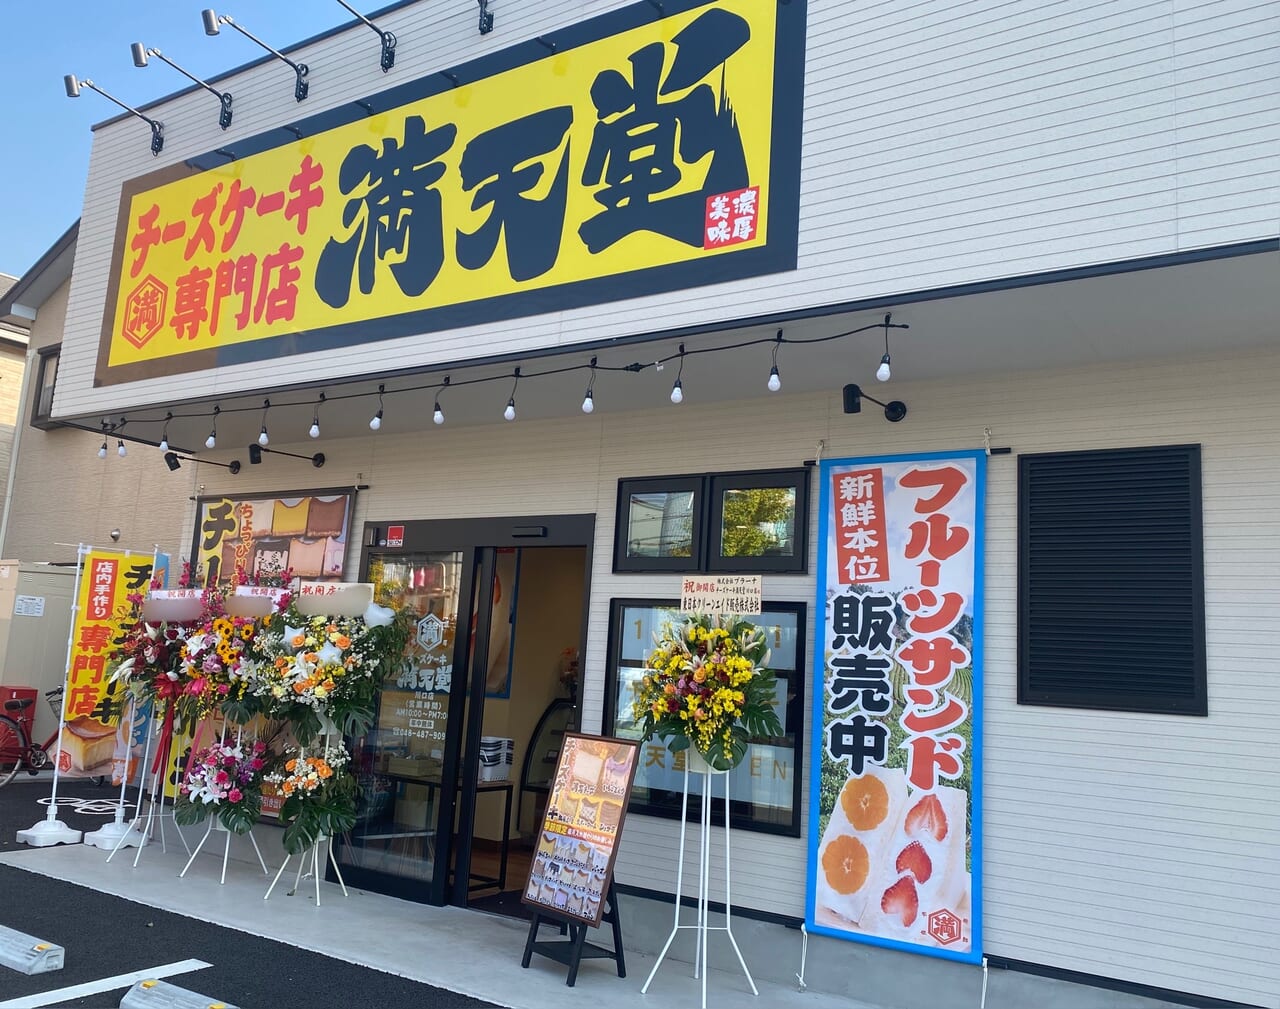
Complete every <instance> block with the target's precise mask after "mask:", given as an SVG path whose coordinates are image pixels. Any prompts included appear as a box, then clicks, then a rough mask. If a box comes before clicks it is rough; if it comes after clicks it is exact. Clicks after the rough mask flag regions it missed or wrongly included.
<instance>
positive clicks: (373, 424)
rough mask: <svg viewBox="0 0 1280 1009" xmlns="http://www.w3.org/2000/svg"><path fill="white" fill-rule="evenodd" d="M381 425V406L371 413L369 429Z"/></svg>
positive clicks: (374, 428) (371, 429)
mask: <svg viewBox="0 0 1280 1009" xmlns="http://www.w3.org/2000/svg"><path fill="white" fill-rule="evenodd" d="M380 427H382V408H381V407H379V408H378V412H377V413H375V414H374V415H373V417H372V418H371V419H370V421H369V430H370V431H376V430H378V428H380Z"/></svg>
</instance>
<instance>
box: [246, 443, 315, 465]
mask: <svg viewBox="0 0 1280 1009" xmlns="http://www.w3.org/2000/svg"><path fill="white" fill-rule="evenodd" d="M263 452H270V453H271V454H272V455H287V456H288V457H289V458H290V459H306V460H308V461H309V462H310V463H311V465H312V466H314V467H315V468H316V469H319V468H320V467H321V466H323V465H324V453H323V452H317V453H316V454H315V455H298V454H297V453H296V452H281V451H280V450H279V449H278V448H266V447H265V446H263V445H250V446H249V465H250V466H257V465H258V464H259V463H261V462H262V453H263ZM237 465H238V464H237Z"/></svg>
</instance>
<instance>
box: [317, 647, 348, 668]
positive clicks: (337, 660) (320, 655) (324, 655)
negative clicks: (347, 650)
mask: <svg viewBox="0 0 1280 1009" xmlns="http://www.w3.org/2000/svg"><path fill="white" fill-rule="evenodd" d="M316 664H317V665H321V666H337V665H341V664H342V649H341V648H339V647H338V646H337V645H335V644H334V643H333V642H332V641H326V642H325V643H324V647H323V648H321V649H320V651H318V652H316Z"/></svg>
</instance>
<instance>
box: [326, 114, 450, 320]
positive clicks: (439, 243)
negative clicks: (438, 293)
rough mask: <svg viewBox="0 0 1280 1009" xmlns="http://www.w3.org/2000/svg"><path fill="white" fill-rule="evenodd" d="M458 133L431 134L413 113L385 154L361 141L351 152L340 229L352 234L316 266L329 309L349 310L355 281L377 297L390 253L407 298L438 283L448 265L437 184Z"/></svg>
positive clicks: (342, 184)
mask: <svg viewBox="0 0 1280 1009" xmlns="http://www.w3.org/2000/svg"><path fill="white" fill-rule="evenodd" d="M457 135H458V127H457V126H455V125H454V124H452V123H446V124H445V125H443V126H438V127H436V128H435V129H433V130H430V131H428V130H427V124H426V121H425V120H424V119H423V118H422V117H421V116H409V117H408V118H407V119H405V121H404V140H403V141H397V140H396V139H395V138H393V137H386V138H384V139H383V141H382V149H381V150H380V151H379V150H375V149H374V148H372V147H370V146H368V145H367V144H360V145H359V146H356V147H353V148H352V149H351V150H350V151H349V152H348V153H347V156H346V158H344V159H343V162H342V168H341V170H340V171H339V173H338V188H339V189H340V190H341V191H342V193H343V194H344V195H346V196H349V197H350V199H349V200H348V201H347V205H346V207H345V209H344V210H343V212H342V224H343V227H345V228H349V229H351V234H350V236H349V237H348V238H346V239H345V240H340V239H338V238H331V239H329V241H328V242H327V243H326V244H325V247H324V250H323V251H322V252H321V253H320V261H319V263H318V264H317V266H316V293H317V294H318V295H320V297H321V298H322V299H323V300H324V302H325V303H326V304H328V305H331V306H332V307H334V308H341V307H342V306H343V305H345V304H346V303H347V302H348V301H349V300H350V298H351V283H352V280H353V279H354V280H355V281H356V282H357V283H358V284H359V285H360V292H361V293H362V294H371V293H373V287H374V266H375V265H376V263H378V262H381V261H382V260H384V259H386V258H387V256H388V255H389V254H391V253H395V254H396V256H397V261H396V262H393V263H392V264H391V275H392V277H393V278H394V279H395V282H396V284H397V285H398V286H399V288H400V290H401V291H403V292H404V293H405V294H407V295H410V296H411V297H416V296H417V295H419V294H421V293H422V292H423V291H425V290H426V289H427V288H428V287H429V286H430V285H431V282H432V281H433V280H435V279H436V274H438V273H439V272H440V267H442V266H443V265H444V219H443V211H442V203H441V197H440V193H439V191H438V190H437V189H436V188H435V186H436V183H438V182H439V181H440V179H441V178H442V177H443V176H444V172H445V166H444V163H443V162H442V161H440V158H441V157H442V156H443V155H444V154H445V153H446V152H447V151H448V150H449V148H451V147H452V146H453V142H454V140H455V139H456V138H457ZM361 190H363V191H361ZM401 257H403V258H401Z"/></svg>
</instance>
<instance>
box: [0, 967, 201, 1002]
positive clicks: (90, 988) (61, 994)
mask: <svg viewBox="0 0 1280 1009" xmlns="http://www.w3.org/2000/svg"><path fill="white" fill-rule="evenodd" d="M212 966H213V964H211V963H205V962H204V961H203V960H179V961H177V962H176V963H166V964H163V965H161V966H159V967H152V968H150V969H148V970H135V971H132V972H130V973H128V974H117V975H116V976H115V977H104V978H103V979H102V980H100V981H86V982H85V983H84V984H74V985H71V986H70V987H67V988H57V989H55V990H54V991H42V992H37V993H36V994H34V995H23V996H22V997H21V998H15V999H10V1000H9V1001H8V1002H0V1009H40V1006H49V1005H57V1004H58V1003H59V1002H70V1001H71V1000H72V999H75V998H84V997H85V996H86V995H99V994H101V993H102V992H104V991H111V990H113V989H115V988H130V987H132V986H133V984H134V982H136V981H145V980H147V979H148V978H156V979H159V978H166V977H173V975H175V974H186V973H187V972H188V971H193V970H203V969H204V968H205V967H212Z"/></svg>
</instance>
